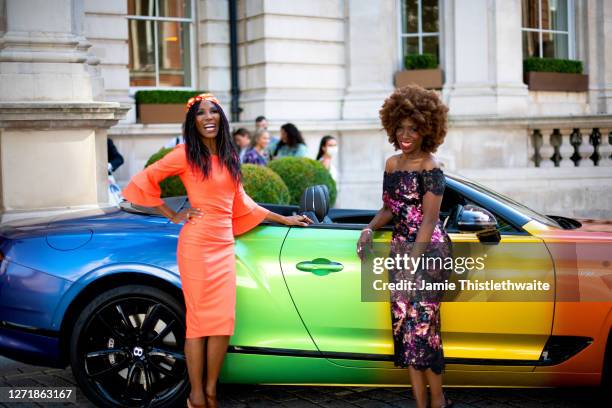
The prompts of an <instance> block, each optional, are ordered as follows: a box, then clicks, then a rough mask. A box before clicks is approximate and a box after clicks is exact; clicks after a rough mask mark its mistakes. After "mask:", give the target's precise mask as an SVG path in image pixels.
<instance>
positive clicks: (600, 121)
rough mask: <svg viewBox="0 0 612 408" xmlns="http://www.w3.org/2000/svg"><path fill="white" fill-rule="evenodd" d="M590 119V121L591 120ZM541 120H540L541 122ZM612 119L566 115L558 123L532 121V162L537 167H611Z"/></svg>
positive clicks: (530, 148) (530, 143)
mask: <svg viewBox="0 0 612 408" xmlns="http://www.w3.org/2000/svg"><path fill="white" fill-rule="evenodd" d="M589 119H590V120H589ZM538 122H540V123H538ZM611 122H612V118H610V117H603V118H600V117H580V118H579V119H578V118H577V119H576V120H575V121H573V122H572V119H571V118H564V119H563V120H562V122H559V123H558V124H555V123H552V121H550V120H545V121H542V120H537V121H533V122H531V123H530V124H529V152H530V157H529V159H530V163H531V165H532V166H534V167H609V166H612V123H611Z"/></svg>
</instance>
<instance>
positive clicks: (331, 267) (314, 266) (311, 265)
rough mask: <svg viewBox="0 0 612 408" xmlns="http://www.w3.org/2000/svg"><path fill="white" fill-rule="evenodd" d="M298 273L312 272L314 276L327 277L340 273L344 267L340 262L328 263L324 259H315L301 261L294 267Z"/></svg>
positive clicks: (328, 261)
mask: <svg viewBox="0 0 612 408" xmlns="http://www.w3.org/2000/svg"><path fill="white" fill-rule="evenodd" d="M295 267H296V268H298V269H299V270H300V271H304V272H312V273H314V274H315V275H327V274H328V273H330V272H340V271H341V270H343V269H344V265H342V264H341V263H340V262H334V261H330V260H329V259H325V258H316V259H313V260H312V261H302V262H299V263H298V264H297V265H296V266H295Z"/></svg>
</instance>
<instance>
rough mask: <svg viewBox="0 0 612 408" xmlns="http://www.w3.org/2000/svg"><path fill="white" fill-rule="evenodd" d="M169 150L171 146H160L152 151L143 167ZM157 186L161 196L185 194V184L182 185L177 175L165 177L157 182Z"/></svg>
mask: <svg viewBox="0 0 612 408" xmlns="http://www.w3.org/2000/svg"><path fill="white" fill-rule="evenodd" d="M171 151H172V148H164V147H162V148H161V149H159V151H158V152H157V153H154V154H153V155H152V156H151V157H149V160H147V164H145V167H149V166H150V165H152V164H153V163H155V162H156V161H158V160H159V159H161V158H162V157H164V156H165V155H167V154H168V153H170V152H171ZM159 187H160V188H161V196H162V197H176V196H184V195H187V191H186V190H185V186H184V185H183V182H182V181H181V179H180V178H179V176H172V177H168V178H167V179H165V180H163V181H162V182H161V183H159Z"/></svg>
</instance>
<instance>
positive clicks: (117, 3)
mask: <svg viewBox="0 0 612 408" xmlns="http://www.w3.org/2000/svg"><path fill="white" fill-rule="evenodd" d="M84 9H85V10H84V11H85V21H84V34H85V36H86V37H87V39H88V41H89V42H90V43H91V48H90V49H89V53H90V54H92V55H93V56H94V57H95V58H96V59H97V60H98V63H97V64H96V71H97V73H98V74H99V76H100V77H101V79H102V81H103V84H102V87H103V89H102V90H101V92H99V98H98V100H106V101H111V102H119V103H125V104H132V103H133V99H132V98H130V96H129V95H128V90H129V86H130V73H129V70H128V59H129V50H128V23H127V19H126V15H127V1H125V0H106V1H97V0H84ZM135 121H136V114H135V109H132V110H131V111H130V112H129V114H128V116H127V117H126V119H124V122H135Z"/></svg>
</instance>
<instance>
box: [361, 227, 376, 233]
mask: <svg viewBox="0 0 612 408" xmlns="http://www.w3.org/2000/svg"><path fill="white" fill-rule="evenodd" d="M365 231H370V234H372V233H373V232H374V231H372V228H364V229H362V230H361V232H365Z"/></svg>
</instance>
